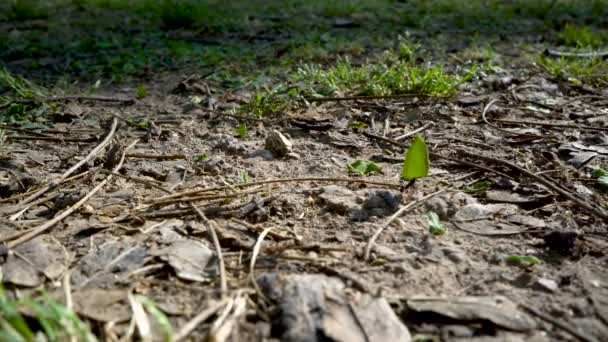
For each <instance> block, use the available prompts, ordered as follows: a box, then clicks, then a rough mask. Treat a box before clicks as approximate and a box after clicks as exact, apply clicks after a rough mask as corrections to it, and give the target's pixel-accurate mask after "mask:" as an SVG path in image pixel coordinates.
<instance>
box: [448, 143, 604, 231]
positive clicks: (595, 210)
mask: <svg viewBox="0 0 608 342" xmlns="http://www.w3.org/2000/svg"><path fill="white" fill-rule="evenodd" d="M459 152H460V153H461V154H465V155H467V156H469V157H471V158H481V159H484V160H487V161H490V162H494V163H498V164H502V165H505V166H508V167H510V168H512V169H514V170H517V171H519V172H520V173H522V174H524V175H526V176H528V177H530V178H532V179H534V180H535V181H537V182H539V183H541V184H543V185H544V186H546V187H547V188H549V189H551V190H553V192H556V193H558V194H559V195H562V196H564V197H565V198H567V199H569V200H570V201H572V202H574V203H575V204H578V205H579V206H580V207H582V208H584V209H586V210H587V211H589V212H590V213H592V214H595V215H597V216H599V217H601V218H603V219H606V220H608V213H606V212H605V211H604V210H602V209H600V208H598V207H594V206H592V205H591V204H589V203H587V202H586V201H585V200H583V199H580V198H578V197H576V196H575V195H573V194H572V193H570V192H569V191H568V190H565V189H562V188H561V187H559V186H558V185H556V184H554V183H552V182H550V181H549V180H547V179H546V178H544V177H541V176H538V175H536V174H534V173H533V172H531V171H529V170H527V169H525V168H523V167H521V166H519V165H517V164H514V163H512V162H510V161H507V160H503V159H499V158H494V157H490V156H486V155H483V154H480V153H471V152H467V151H465V150H460V151H459Z"/></svg>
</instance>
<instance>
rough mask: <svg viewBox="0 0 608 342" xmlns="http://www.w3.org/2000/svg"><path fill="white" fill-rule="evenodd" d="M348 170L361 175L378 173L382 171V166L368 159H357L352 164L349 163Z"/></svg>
mask: <svg viewBox="0 0 608 342" xmlns="http://www.w3.org/2000/svg"><path fill="white" fill-rule="evenodd" d="M348 171H349V172H351V173H355V174H357V175H359V176H366V175H369V174H372V173H377V172H380V171H381V168H380V166H378V164H376V163H374V162H371V161H366V160H357V161H356V162H354V163H352V164H348Z"/></svg>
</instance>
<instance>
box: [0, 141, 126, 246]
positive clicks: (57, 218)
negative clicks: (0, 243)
mask: <svg viewBox="0 0 608 342" xmlns="http://www.w3.org/2000/svg"><path fill="white" fill-rule="evenodd" d="M137 141H138V140H137V139H136V140H135V141H133V142H132V143H131V144H130V145H129V146H127V147H126V148H125V150H124V151H123V153H122V156H121V157H120V161H119V162H118V164H117V165H116V166H115V167H114V169H113V170H112V172H118V171H119V170H120V169H121V168H122V164H123V163H124V161H125V153H126V151H127V150H129V149H131V148H133V146H135V144H136V143H137ZM111 179H112V174H109V175H108V176H107V177H106V178H105V179H104V180H102V181H101V182H100V183H99V184H97V186H95V187H94V188H93V190H91V191H89V193H87V194H86V195H85V196H84V197H83V198H81V199H80V201H78V202H76V204H74V205H72V206H71V207H69V208H67V209H66V210H64V211H62V212H60V213H59V214H57V215H56V216H55V217H53V218H52V219H51V220H50V221H47V222H46V223H43V224H41V225H40V226H38V227H36V228H34V229H33V230H31V231H29V232H27V234H24V235H23V236H21V237H19V238H18V239H16V240H13V241H10V242H9V243H8V244H7V246H8V248H15V247H16V246H18V245H20V244H22V243H24V242H27V241H29V240H31V239H33V238H35V237H36V236H38V235H40V234H42V233H44V232H45V231H46V230H48V229H49V228H51V227H53V226H54V225H56V224H57V223H59V222H60V221H61V220H63V219H64V218H66V217H68V216H69V215H70V214H72V213H73V212H74V211H76V209H78V208H80V207H81V206H82V205H83V204H85V203H86V202H87V201H88V200H89V199H90V198H91V197H93V195H95V194H96V193H97V192H98V191H99V190H101V188H103V187H104V185H106V184H107V183H108V182H109V181H110V180H111Z"/></svg>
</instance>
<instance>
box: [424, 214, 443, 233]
mask: <svg viewBox="0 0 608 342" xmlns="http://www.w3.org/2000/svg"><path fill="white" fill-rule="evenodd" d="M426 218H427V221H428V222H429V232H430V233H431V234H433V235H435V236H441V235H443V234H445V231H446V229H445V226H444V225H443V223H441V221H440V220H439V216H438V215H437V213H435V212H434V211H429V212H428V213H426Z"/></svg>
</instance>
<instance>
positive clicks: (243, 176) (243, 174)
mask: <svg viewBox="0 0 608 342" xmlns="http://www.w3.org/2000/svg"><path fill="white" fill-rule="evenodd" d="M241 184H249V172H247V170H243V172H241Z"/></svg>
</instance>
